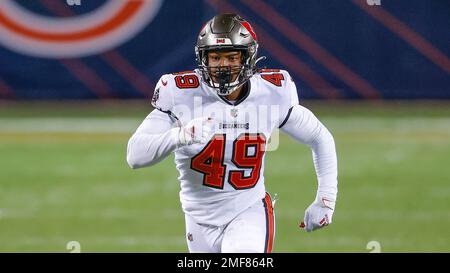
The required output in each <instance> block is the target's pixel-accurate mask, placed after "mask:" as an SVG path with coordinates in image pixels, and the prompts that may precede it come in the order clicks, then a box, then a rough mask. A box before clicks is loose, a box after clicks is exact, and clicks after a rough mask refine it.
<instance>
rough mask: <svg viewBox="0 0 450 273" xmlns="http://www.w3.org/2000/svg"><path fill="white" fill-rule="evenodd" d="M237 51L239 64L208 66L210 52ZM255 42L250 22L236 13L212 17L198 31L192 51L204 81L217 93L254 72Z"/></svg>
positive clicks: (234, 87)
mask: <svg viewBox="0 0 450 273" xmlns="http://www.w3.org/2000/svg"><path fill="white" fill-rule="evenodd" d="M234 51H237V52H241V61H240V65H231V66H230V65H229V66H211V65H210V64H209V62H208V53H210V52H216V53H217V52H234ZM257 51H258V43H257V40H256V34H255V33H254V32H253V29H252V28H251V26H250V24H248V23H247V22H246V21H245V20H244V19H242V18H241V17H240V16H239V15H236V14H222V15H218V16H215V17H214V18H213V19H211V20H210V21H209V22H208V23H206V24H205V26H204V27H203V28H202V30H201V31H200V34H199V36H198V40H197V45H196V46H195V53H196V57H197V63H198V67H199V69H200V71H201V73H202V76H203V80H204V82H205V83H206V84H207V85H208V86H210V87H212V88H214V89H215V90H216V91H217V93H218V94H219V95H221V96H226V95H229V94H231V93H232V92H234V91H235V90H237V89H238V88H239V87H241V86H242V85H243V84H244V83H246V82H247V81H248V80H249V79H250V77H251V76H253V74H254V73H255V71H256V68H255V64H256V56H257Z"/></svg>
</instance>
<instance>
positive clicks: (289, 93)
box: [279, 70, 299, 128]
mask: <svg viewBox="0 0 450 273" xmlns="http://www.w3.org/2000/svg"><path fill="white" fill-rule="evenodd" d="M282 74H283V76H284V79H285V91H286V98H285V103H284V104H283V105H282V107H283V109H281V117H280V119H281V120H280V123H279V124H280V125H279V128H281V127H283V126H284V124H285V123H286V122H287V120H288V119H289V116H290V115H291V112H292V107H294V106H295V105H298V104H299V99H298V91H297V86H296V85H295V82H294V80H293V79H292V77H291V75H290V74H289V72H287V71H284V70H282Z"/></svg>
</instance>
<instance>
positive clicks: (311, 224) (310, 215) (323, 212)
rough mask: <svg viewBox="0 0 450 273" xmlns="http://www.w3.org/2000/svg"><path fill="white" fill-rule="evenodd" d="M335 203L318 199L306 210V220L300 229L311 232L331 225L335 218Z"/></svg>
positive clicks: (326, 199) (328, 199)
mask: <svg viewBox="0 0 450 273" xmlns="http://www.w3.org/2000/svg"><path fill="white" fill-rule="evenodd" d="M334 206H335V201H334V200H331V199H330V198H326V197H318V198H316V200H315V201H314V202H313V203H312V204H311V205H310V206H309V207H308V208H307V209H306V211H305V218H304V219H303V222H301V224H300V228H303V229H305V230H306V231H307V232H311V231H313V230H316V229H318V228H322V227H324V226H327V225H329V224H331V221H332V218H333V212H334Z"/></svg>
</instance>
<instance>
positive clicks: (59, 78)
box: [0, 0, 450, 99]
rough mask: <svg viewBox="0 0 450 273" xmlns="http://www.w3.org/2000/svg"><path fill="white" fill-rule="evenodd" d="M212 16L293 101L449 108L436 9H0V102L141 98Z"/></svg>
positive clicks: (262, 4) (36, 1)
mask: <svg viewBox="0 0 450 273" xmlns="http://www.w3.org/2000/svg"><path fill="white" fill-rule="evenodd" d="M69 4H71V5H69ZM378 4H380V5H378ZM223 12H235V13H239V14H240V15H241V16H243V17H244V18H246V19H247V20H248V21H249V22H250V23H251V24H252V26H253V28H254V29H255V31H256V33H257V35H258V39H259V43H260V55H266V56H267V57H268V58H267V60H266V61H265V62H264V63H263V65H264V66H267V67H269V68H282V69H286V70H288V71H289V72H290V73H291V75H292V77H293V78H294V80H295V81H296V83H297V86H298V88H299V92H300V96H301V97H302V98H321V99H334V98H338V99H340V98H342V99H378V98H381V99H450V59H449V56H450V47H449V46H450V16H449V15H450V1H447V0H426V1H425V0H380V1H378V0H348V1H347V0H302V1H280V0H271V1H258V0H253V1H251V0H239V1H216V0H204V1H194V0H190V1H175V0H165V1H164V0H145V1H144V0H133V1H125V0H98V1H96V0H33V1H28V0H0V98H1V99H94V98H144V97H150V96H151V94H152V92H153V87H154V85H155V82H156V81H157V80H158V79H159V77H160V75H161V74H164V73H171V72H176V71H183V70H190V69H193V68H195V66H196V63H195V56H194V44H195V41H196V36H197V34H198V31H199V30H200V28H201V27H202V25H203V24H204V23H205V22H206V21H207V20H209V19H210V18H212V17H213V16H214V15H215V14H217V13H223Z"/></svg>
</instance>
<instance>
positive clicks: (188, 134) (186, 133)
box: [178, 118, 214, 146]
mask: <svg viewBox="0 0 450 273" xmlns="http://www.w3.org/2000/svg"><path fill="white" fill-rule="evenodd" d="M213 126H214V122H213V119H212V118H196V119H193V120H191V121H190V122H189V123H188V124H187V125H186V126H183V127H180V131H179V133H178V143H179V144H180V145H181V146H184V145H191V144H194V143H206V142H208V141H209V140H210V139H211V137H212V134H213Z"/></svg>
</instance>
